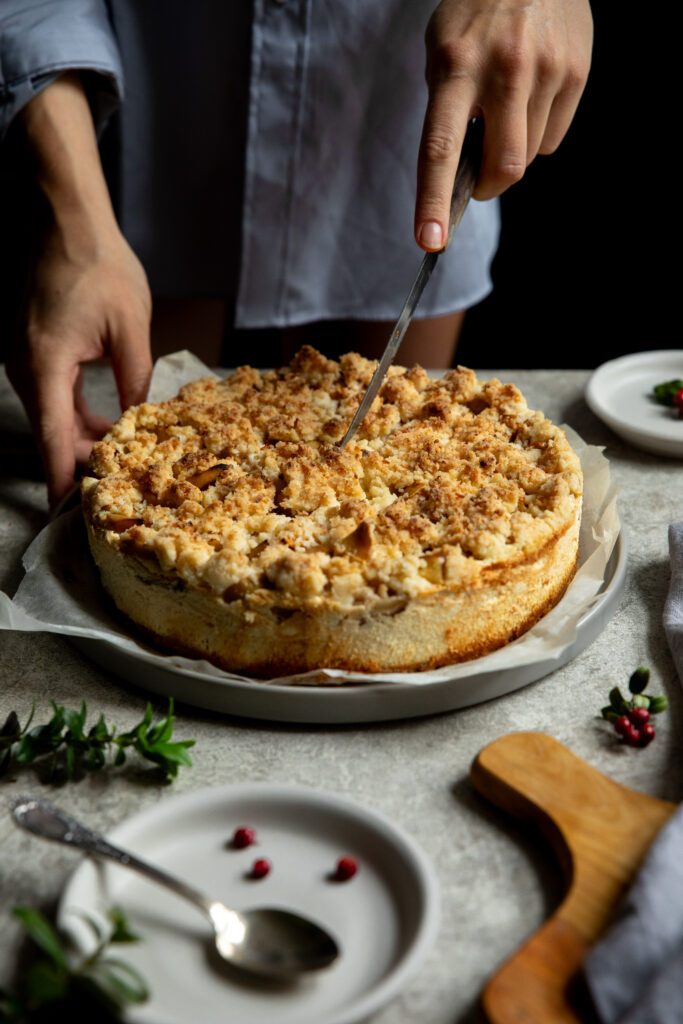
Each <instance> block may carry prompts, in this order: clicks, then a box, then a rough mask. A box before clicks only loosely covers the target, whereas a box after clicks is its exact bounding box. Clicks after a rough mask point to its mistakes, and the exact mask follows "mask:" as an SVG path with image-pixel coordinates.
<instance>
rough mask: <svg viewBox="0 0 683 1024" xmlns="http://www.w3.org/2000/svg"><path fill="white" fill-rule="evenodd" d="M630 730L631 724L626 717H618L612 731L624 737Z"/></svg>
mask: <svg viewBox="0 0 683 1024" xmlns="http://www.w3.org/2000/svg"><path fill="white" fill-rule="evenodd" d="M630 729H631V722H630V720H629V717H628V715H619V717H618V718H617V720H616V722H615V723H614V731H615V732H618V733H619V735H620V736H625V735H626V733H627V732H628V731H629V730H630Z"/></svg>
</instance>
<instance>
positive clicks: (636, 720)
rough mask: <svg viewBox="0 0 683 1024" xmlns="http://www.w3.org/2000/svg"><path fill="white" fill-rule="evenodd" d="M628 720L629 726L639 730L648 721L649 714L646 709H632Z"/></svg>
mask: <svg viewBox="0 0 683 1024" xmlns="http://www.w3.org/2000/svg"><path fill="white" fill-rule="evenodd" d="M628 718H629V721H630V723H631V725H635V726H636V728H638V729H640V728H641V726H643V725H645V723H646V722H649V721H650V712H649V711H648V710H647V708H633V710H632V711H629V713H628Z"/></svg>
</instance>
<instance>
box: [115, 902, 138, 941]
mask: <svg viewBox="0 0 683 1024" xmlns="http://www.w3.org/2000/svg"><path fill="white" fill-rule="evenodd" d="M107 917H108V918H109V920H110V921H111V923H112V926H113V928H112V933H111V935H110V936H109V941H110V942H139V941H140V936H139V935H136V934H135V932H134V931H133V930H132V928H131V927H130V925H129V924H128V918H127V917H126V915H125V914H124V912H123V910H121V908H120V907H110V908H109V910H108V912H107Z"/></svg>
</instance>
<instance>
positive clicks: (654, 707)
mask: <svg viewBox="0 0 683 1024" xmlns="http://www.w3.org/2000/svg"><path fill="white" fill-rule="evenodd" d="M668 707H669V701H668V700H667V699H666V697H661V696H660V697H650V708H649V711H650V714H651V715H660V714H661V713H662V711H666V710H667V709H668Z"/></svg>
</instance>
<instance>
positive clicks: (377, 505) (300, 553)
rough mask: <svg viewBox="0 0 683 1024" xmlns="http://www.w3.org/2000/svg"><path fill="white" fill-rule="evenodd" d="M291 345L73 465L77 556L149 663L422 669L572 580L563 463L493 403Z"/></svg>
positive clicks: (509, 625)
mask: <svg viewBox="0 0 683 1024" xmlns="http://www.w3.org/2000/svg"><path fill="white" fill-rule="evenodd" d="M375 365H376V364H375V363H374V362H372V361H369V360H366V359H363V358H361V357H360V356H359V355H356V354H354V353H351V354H348V355H345V356H342V357H341V359H340V360H339V361H338V362H336V361H333V360H331V359H327V358H325V357H324V356H322V355H321V354H320V353H318V352H317V351H315V350H314V349H311V348H309V347H305V348H303V349H301V351H300V352H299V353H298V354H297V355H296V357H295V358H294V360H293V361H292V363H291V364H290V366H288V367H285V368H283V369H279V370H272V371H258V370H255V369H252V368H251V367H249V366H242V367H240V368H239V369H237V370H235V371H234V372H233V373H232V374H231V375H230V376H229V377H227V379H226V380H217V379H204V380H198V381H195V382H193V383H191V384H188V385H187V386H186V387H184V388H182V390H181V391H180V393H179V394H178V396H177V397H176V398H173V399H171V400H170V401H166V402H161V403H159V404H158V405H151V404H143V405H139V406H136V407H133V408H130V409H128V410H127V411H126V412H125V413H124V414H123V415H122V416H121V418H120V419H119V420H118V422H117V423H116V424H115V425H114V426H113V427H112V429H111V431H110V432H109V433H108V434H107V435H106V437H105V438H104V439H103V440H102V441H100V442H98V443H97V444H96V445H95V446H94V448H93V452H92V457H91V461H90V475H89V476H87V477H86V478H85V479H84V480H83V484H82V497H83V508H84V514H85V521H86V525H87V530H88V537H89V542H90V547H91V550H92V553H93V556H94V558H95V561H96V563H97V565H98V567H99V571H100V574H101V578H102V582H103V584H104V586H105V588H106V590H107V591H108V592H109V594H110V595H111V597H112V598H113V599H114V601H115V602H116V604H117V605H118V607H119V609H120V610H121V611H122V612H124V613H125V614H126V615H127V616H128V617H129V618H130V619H131V620H132V621H133V622H134V623H136V624H137V625H138V626H139V627H142V629H143V630H144V631H145V633H146V634H147V636H148V637H149V638H151V639H152V640H153V642H155V643H156V644H157V645H161V646H163V647H165V648H168V649H170V650H173V651H177V652H181V653H185V654H190V655H195V656H197V657H202V658H206V659H208V660H209V661H211V662H213V663H214V664H216V665H219V666H221V667H222V668H225V669H227V670H230V671H235V672H239V673H245V674H251V675H255V676H266V677H273V676H277V675H282V674H286V673H298V672H305V671H307V670H310V669H316V668H321V667H335V668H340V669H347V670H352V671H367V672H382V671H392V672H395V671H404V670H405V671H408V670H422V669H427V668H433V667H437V666H440V665H445V664H449V663H453V662H458V661H463V660H466V659H470V658H476V657H478V656H480V655H483V654H486V653H487V652H489V651H492V650H494V649H495V648H498V647H500V646H502V645H503V644H506V643H508V642H509V641H511V640H513V639H514V638H516V637H517V636H519V635H520V634H521V633H523V632H524V631H525V630H527V629H529V628H530V627H531V626H532V625H533V624H534V623H535V622H536V621H537V620H538V619H539V618H540V617H541V616H542V615H543V614H544V613H545V612H547V611H548V610H549V609H550V608H551V607H552V606H553V605H554V604H555V603H556V602H557V601H558V600H559V598H560V597H561V596H562V594H563V593H564V591H565V589H566V587H567V585H568V583H569V582H570V580H571V578H572V576H573V574H574V572H575V568H576V562H577V553H578V535H579V523H580V515H581V494H582V475H581V467H580V463H579V459H578V457H577V456H576V454H575V453H574V451H573V450H572V448H571V447H570V445H569V443H568V441H567V439H566V437H565V435H564V434H563V432H562V431H561V430H560V429H559V428H558V427H556V426H554V425H553V424H552V423H550V422H549V420H547V419H546V418H545V417H544V416H543V414H542V413H541V412H534V411H532V410H530V409H529V408H528V407H527V404H526V402H525V400H524V398H523V396H522V395H521V393H520V392H519V390H518V389H517V388H516V387H515V386H514V385H512V384H503V383H501V382H500V381H498V380H495V379H494V380H487V381H479V380H478V379H477V377H476V375H475V374H474V372H473V371H472V370H469V369H465V368H463V367H458V368H457V369H456V370H452V371H449V372H448V373H446V374H445V375H444V376H443V377H442V378H441V379H438V380H433V379H430V378H429V377H428V375H427V373H426V372H425V371H424V370H423V369H421V368H420V367H419V366H414V367H413V368H412V369H405V368H403V367H399V366H394V367H392V368H391V369H390V370H389V374H388V377H387V379H386V380H385V382H384V385H383V387H382V389H381V391H380V393H379V396H378V397H377V398H376V399H375V402H374V403H373V406H372V409H371V411H370V413H369V415H368V416H367V418H366V420H365V422H364V423H363V425H362V427H361V429H360V431H359V433H358V434H357V435H356V437H355V438H353V440H352V441H351V442H349V444H348V445H347V446H346V448H344V449H343V450H342V449H341V448H340V447H339V441H340V440H341V438H342V437H343V436H344V432H345V430H346V428H347V426H348V424H349V422H350V420H351V417H352V416H353V413H354V412H355V410H356V408H357V406H358V403H359V401H360V398H361V397H362V395H363V393H364V391H365V388H366V386H367V384H368V382H369V380H370V377H371V375H372V372H373V370H374V368H375Z"/></svg>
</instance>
